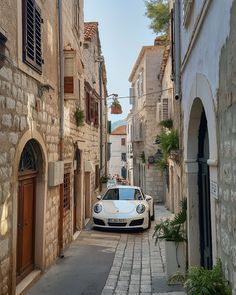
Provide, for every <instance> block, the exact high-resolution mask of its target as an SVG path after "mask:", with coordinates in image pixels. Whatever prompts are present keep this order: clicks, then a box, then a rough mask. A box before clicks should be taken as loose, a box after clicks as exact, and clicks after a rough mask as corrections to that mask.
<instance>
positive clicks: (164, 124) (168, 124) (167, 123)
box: [159, 119, 173, 129]
mask: <svg viewBox="0 0 236 295" xmlns="http://www.w3.org/2000/svg"><path fill="white" fill-rule="evenodd" d="M159 125H160V126H162V127H165V128H168V129H171V128H172V127H173V121H172V119H167V120H162V121H161V122H160V123H159Z"/></svg>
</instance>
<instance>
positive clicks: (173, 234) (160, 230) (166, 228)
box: [153, 199, 187, 243]
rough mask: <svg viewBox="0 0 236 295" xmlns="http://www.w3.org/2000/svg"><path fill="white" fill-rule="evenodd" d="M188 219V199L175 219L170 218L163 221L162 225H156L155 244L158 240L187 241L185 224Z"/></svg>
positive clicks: (183, 202) (182, 203) (184, 201)
mask: <svg viewBox="0 0 236 295" xmlns="http://www.w3.org/2000/svg"><path fill="white" fill-rule="evenodd" d="M186 219H187V199H184V200H183V201H182V202H181V210H180V212H179V213H178V214H176V215H175V217H174V219H173V220H171V219H169V218H167V219H165V220H163V221H162V222H161V223H160V224H156V226H155V228H154V233H153V237H154V238H155V242H156V243H157V242H158V240H166V241H173V242H177V243H178V242H184V241H186V234H185V230H184V223H185V221H186Z"/></svg>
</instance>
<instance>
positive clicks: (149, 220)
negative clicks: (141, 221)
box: [148, 212, 151, 229]
mask: <svg viewBox="0 0 236 295" xmlns="http://www.w3.org/2000/svg"><path fill="white" fill-rule="evenodd" d="M150 227H151V217H150V212H149V214H148V229H149V228H150Z"/></svg>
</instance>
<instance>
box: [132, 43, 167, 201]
mask: <svg viewBox="0 0 236 295" xmlns="http://www.w3.org/2000/svg"><path fill="white" fill-rule="evenodd" d="M163 51H164V46H162V45H155V46H144V47H143V48H142V50H141V51H140V53H139V56H138V58H137V60H136V63H135V64H134V66H133V70H132V72H131V74H130V77H129V82H130V83H131V101H132V113H131V116H132V125H131V128H130V130H129V132H130V134H132V144H133V171H134V172H133V175H134V184H135V185H138V186H141V187H142V189H143V190H144V191H145V193H147V194H149V195H151V196H153V198H154V200H155V201H162V200H163V182H162V173H161V171H160V170H159V169H158V168H157V166H156V165H155V164H154V161H153V158H154V155H155V153H156V152H157V146H156V144H155V140H156V136H157V134H158V132H159V130H160V127H159V126H158V122H156V105H157V101H158V100H159V99H160V93H161V83H160V81H158V74H159V71H160V67H161V63H162V55H163ZM154 122H155V123H154Z"/></svg>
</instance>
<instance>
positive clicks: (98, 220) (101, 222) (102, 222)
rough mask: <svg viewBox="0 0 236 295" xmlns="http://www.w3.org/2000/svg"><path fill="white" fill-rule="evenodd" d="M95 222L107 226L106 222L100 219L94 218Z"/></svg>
mask: <svg viewBox="0 0 236 295" xmlns="http://www.w3.org/2000/svg"><path fill="white" fill-rule="evenodd" d="M93 222H94V224H97V225H105V222H104V221H103V220H101V219H98V218H93Z"/></svg>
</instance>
